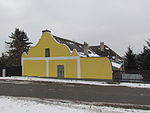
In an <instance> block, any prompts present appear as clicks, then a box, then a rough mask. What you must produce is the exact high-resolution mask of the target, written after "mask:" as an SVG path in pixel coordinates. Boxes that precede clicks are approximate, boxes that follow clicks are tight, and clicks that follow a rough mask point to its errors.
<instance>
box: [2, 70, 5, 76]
mask: <svg viewBox="0 0 150 113" xmlns="http://www.w3.org/2000/svg"><path fill="white" fill-rule="evenodd" d="M2 77H6V69H3V70H2Z"/></svg>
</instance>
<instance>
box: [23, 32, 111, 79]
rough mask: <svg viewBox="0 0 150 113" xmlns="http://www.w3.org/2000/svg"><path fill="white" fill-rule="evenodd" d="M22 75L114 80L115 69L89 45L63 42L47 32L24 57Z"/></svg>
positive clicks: (68, 41)
mask: <svg viewBox="0 0 150 113" xmlns="http://www.w3.org/2000/svg"><path fill="white" fill-rule="evenodd" d="M22 75H24V76H39V77H55V78H73V79H102V80H112V65H111V62H110V60H109V59H108V58H107V57H99V56H98V55H97V54H95V53H94V52H93V51H92V50H90V49H89V48H88V45H87V44H86V43H85V44H84V45H82V44H80V43H77V42H74V41H70V40H66V39H63V38H59V37H56V36H54V35H52V34H51V32H50V31H48V30H44V31H43V34H42V36H41V39H40V40H39V42H38V43H37V45H36V46H35V47H32V48H30V50H29V51H28V53H23V55H22Z"/></svg>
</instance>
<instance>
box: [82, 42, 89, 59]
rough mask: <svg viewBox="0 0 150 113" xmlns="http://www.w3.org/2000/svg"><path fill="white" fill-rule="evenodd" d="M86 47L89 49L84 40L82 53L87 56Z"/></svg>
mask: <svg viewBox="0 0 150 113" xmlns="http://www.w3.org/2000/svg"><path fill="white" fill-rule="evenodd" d="M88 49H89V46H88V43H86V42H84V45H83V51H84V55H86V56H87V57H88V56H89V55H88Z"/></svg>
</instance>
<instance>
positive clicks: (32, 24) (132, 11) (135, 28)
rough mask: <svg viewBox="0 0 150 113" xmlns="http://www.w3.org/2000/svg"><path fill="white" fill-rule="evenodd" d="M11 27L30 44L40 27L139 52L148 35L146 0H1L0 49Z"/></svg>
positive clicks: (120, 51)
mask: <svg viewBox="0 0 150 113" xmlns="http://www.w3.org/2000/svg"><path fill="white" fill-rule="evenodd" d="M15 28H20V29H21V30H24V31H25V32H26V33H27V35H28V37H29V39H30V41H32V42H33V43H34V44H36V43H37V41H38V40H39V39H40V36H41V31H42V30H43V29H49V30H51V31H52V34H54V35H56V36H60V37H63V38H66V39H71V40H74V41H78V42H80V43H83V42H84V41H86V42H88V43H89V45H99V44H100V42H105V44H107V45H108V46H109V47H111V48H112V49H113V50H114V51H116V52H117V53H118V54H119V55H121V56H122V55H124V54H125V51H126V50H127V47H128V46H129V45H131V47H132V48H133V50H134V52H136V53H139V52H141V51H142V49H143V45H146V43H145V40H146V39H148V38H149V37H150V0H1V1H0V29H1V30H0V47H1V48H0V52H2V51H5V50H6V48H7V47H6V44H5V43H4V41H8V40H9V38H8V36H9V35H10V34H11V32H14V30H15Z"/></svg>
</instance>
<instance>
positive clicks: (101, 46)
mask: <svg viewBox="0 0 150 113" xmlns="http://www.w3.org/2000/svg"><path fill="white" fill-rule="evenodd" d="M104 48H105V47H104V42H100V51H104Z"/></svg>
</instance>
